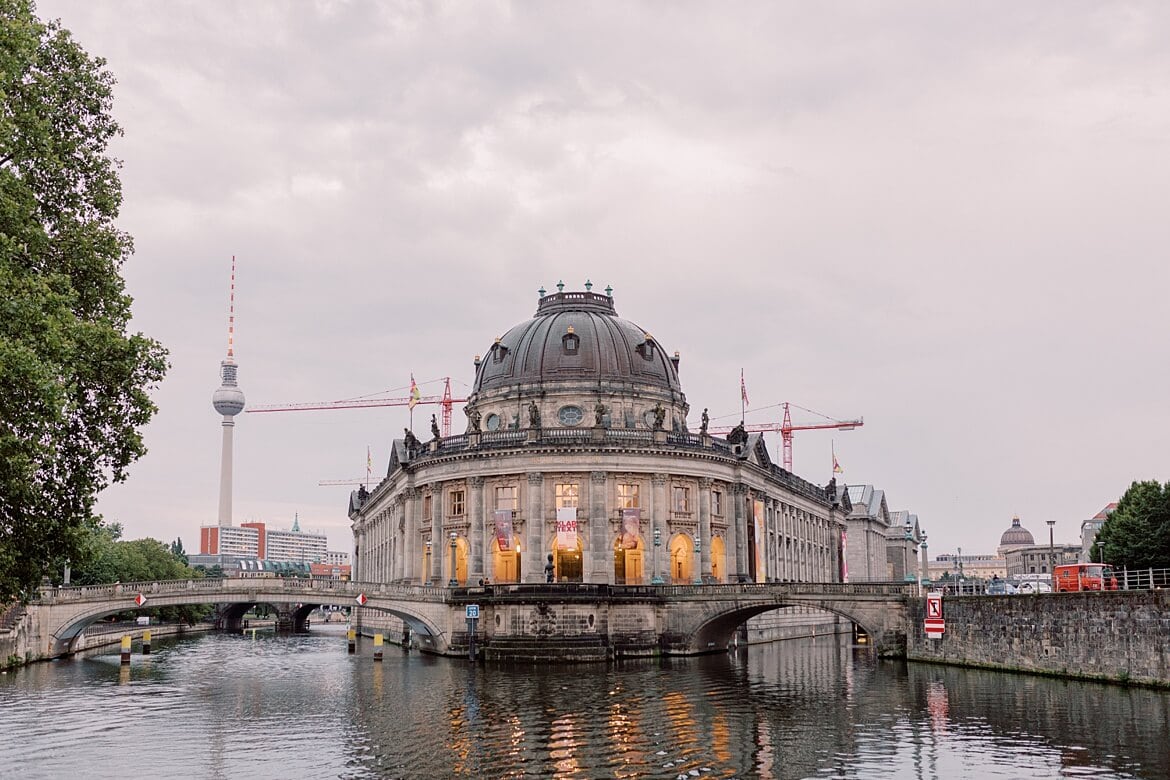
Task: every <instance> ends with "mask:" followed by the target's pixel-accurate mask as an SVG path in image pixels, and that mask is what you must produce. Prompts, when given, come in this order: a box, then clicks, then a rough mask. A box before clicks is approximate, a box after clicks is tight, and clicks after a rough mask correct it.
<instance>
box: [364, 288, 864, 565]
mask: <svg viewBox="0 0 1170 780" xmlns="http://www.w3.org/2000/svg"><path fill="white" fill-rule="evenodd" d="M678 365H679V357H678V353H674V354H673V355H672V356H671V355H669V353H667V352H665V351H664V349H663V348H662V346H661V345H660V344H659V343H658V342H657V340H655V339H654V337H653V336H651V335H650V334H649V333H648V332H646V331H644V330H643V329H642V328H640V327H638V326H636V325H634V324H633V323H630V322H629V321H626V320H622V319H620V318H618V317H617V313H616V310H615V309H614V306H613V299H612V298H610V297H608V296H604V295H598V294H594V293H590V292H585V293H556V294H553V295H549V296H545V297H543V298H542V299H541V301H540V304H539V307H538V310H537V313H536V316H535V317H534V318H533V319H531V320H528V321H526V322H523V323H521V324H520V325H517V326H516V327H514V328H512V329H511V330H509V331H508V332H507V333H506V334H505V335H504V336H503V337H501V338H499V339H497V340H496V341H495V342H494V343H493V344H492V346H491V348H490V349H489V350H488V352H487V354H486V355H485V357H483V358H482V359H481V358H477V359H476V362H475V366H476V383H475V386H474V388H473V391H472V393H471V394H470V396H469V398H468V403H467V408H466V409H465V413H466V415H467V419H468V427H467V431H466V432H465V433H464V434H462V435H457V436H449V437H446V438H442V437H440V436H438V435H437V434H436V435H435V436H434V437H433V438H432V439H431V440H430V441H428V442H425V443H424V442H422V441H420V440H419V439H418V438H417V437H415V436H414V434H413V433H411V432H407V434H406V435H405V436H404V437H403V438H402V439H398V440H396V441H395V442H394V443H393V447H392V454H391V458H390V463H389V466H388V469H387V476H386V478H385V479H384V480H382V482H381V483H380V484H378V485H377V486H376V487H375V488H374V489H373V490H372V491H370V492H369V493H366V491H365V490H364V489H363V490H360V491H358V492H355V493H354V494H353V495H352V496H351V499H350V505H349V510H350V518H351V520H352V521H353V533H354V550H355V551H354V579H355V580H357V581H363V582H387V583H430V584H436V585H449V584H452V583H454V584H456V585H469V586H474V585H477V584H479V583H480V581H481V580H484V581H487V582H490V583H493V584H502V583H542V582H545V581H546V580H547V579H548V578H550V577H551V579H552V580H553V581H555V582H567V583H572V582H586V583H610V584H659V583H662V584H671V583H674V584H693V583H699V582H702V583H709V582H716V583H717V582H743V581H755V582H768V581H783V580H788V581H817V582H835V581H839V580H840V572H841V542H842V539H841V531H842V529H843V528H844V523H845V514H846V512H847V511H848V507H847V500H848V499H847V497H846V498H844V501H845V502H846V506H842V503H841V502H842V500H843V499H842V496H841V494H839V493H838V491H837V490H836V489H835V488H826V487H822V486H818V485H814V484H811V483H809V482H806V481H804V480H802V479H799V478H798V477H795V476H794V475H792V474H790V473H788V472H787V471H784V470H783V469H781V468H780V467H779V466H778V465H776V464H774V463H772V462H771V459H770V458H769V456H768V452H767V449H766V447H765V446H764V443H763V439H762V437H761V436H760V435H758V434H754V435H748V434H745V433H743V432H742V430H741V431H740V433H739V435H738V436H737V435H735V434H734V433H733V434H730V435H729V436H728V437H727V438H726V439H722V438H716V437H713V436H710V435H708V434H707V432H706V427H705V424H704V426H703V428H702V429H701V430H700V431H699V432H697V433H693V432H691V431H690V430H689V429H688V424H687V420H686V416H687V413H688V410H689V408H690V407H689V405H688V403H687V400H686V397H685V396H684V395H683V392H682V389H681V384H680V383H679V380H678ZM881 557H882V559H883V561H884V558H885V551H884V548H883V550H882V553H881ZM550 558H551V561H550ZM550 563H551V570H550V569H546V565H547V564H550Z"/></svg>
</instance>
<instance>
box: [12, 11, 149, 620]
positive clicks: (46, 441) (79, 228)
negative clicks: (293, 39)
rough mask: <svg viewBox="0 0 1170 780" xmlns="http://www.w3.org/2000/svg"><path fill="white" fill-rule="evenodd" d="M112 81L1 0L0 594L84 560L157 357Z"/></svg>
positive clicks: (138, 446) (145, 407)
mask: <svg viewBox="0 0 1170 780" xmlns="http://www.w3.org/2000/svg"><path fill="white" fill-rule="evenodd" d="M113 85H114V78H113V76H112V75H111V74H110V72H109V71H108V70H106V69H105V61H104V60H102V59H100V58H91V57H90V56H89V55H88V54H86V52H85V51H84V50H83V49H82V48H81V47H80V46H78V45H77V44H76V43H75V42H74V41H73V40H72V38H71V36H70V34H69V32H68V31H67V30H65V29H63V28H62V27H61V26H60V23H59V22H56V21H53V22H47V23H45V22H41V21H40V20H39V19H37V18H36V16H35V8H34V6H33V4H32V2H31V0H0V385H2V386H3V392H0V603H3V602H5V601H8V600H10V599H12V598H21V597H24V598H27V596H28V595H29V594H30V593H31V592H32V590H33V589H34V588H35V587H36V585H37V584H38V582H39V581H40V579H41V577H42V576H43V575H44V574H45V573H46V572H47V571H48V570H49V567H50V566H51V564H52V562H53V561H54V560H61V559H68V560H82V558H83V557H84V552H85V551H84V549H83V545H85V544H86V543H87V542H88V540H89V536H88V534H89V532H91V531H92V530H93V529H95V528H96V527H97V524H98V520H99V518H98V517H97V516H96V515H95V513H94V503H95V501H96V498H97V495H98V493H99V492H100V491H101V490H102V489H103V488H105V487H106V486H108V485H109V484H110V483H111V482H120V481H122V480H124V479H125V477H126V469H127V467H128V466H129V464H130V463H132V462H133V461H135V460H136V459H138V458H139V457H141V456H142V454H143V453H144V452H145V448H144V447H143V443H142V437H141V434H140V429H141V428H142V426H144V425H145V424H146V423H147V422H148V421H149V420H150V418H151V417H152V416H153V415H154V413H155V411H156V408H155V406H154V404H153V403H152V402H151V400H150V398H149V395H148V392H149V391H150V390H151V389H153V387H154V386H156V385H157V383H158V382H159V381H161V380H162V377H163V375H164V373H165V371H166V368H167V362H166V351H165V350H164V349H163V348H162V347H161V346H160V345H159V344H158V343H157V342H155V341H153V340H151V339H149V338H146V337H145V336H143V335H142V334H140V333H139V334H128V333H127V323H128V322H129V319H130V304H131V299H130V296H128V295H127V294H126V292H125V287H124V282H123V280H122V277H121V274H120V271H121V267H122V264H123V263H124V262H125V260H126V259H127V258H128V257H129V256H130V254H131V252H132V242H131V239H130V237H129V236H128V235H127V234H125V233H124V232H122V231H120V230H118V229H117V227H115V225H114V220H115V219H116V217H117V216H118V211H119V208H120V207H121V202H122V189H121V182H120V181H119V179H118V175H117V168H118V162H117V161H116V160H114V159H113V158H112V157H110V156H109V155H108V154H107V145H108V144H109V141H110V140H111V139H112V138H113V137H115V136H117V135H119V134H120V133H121V129H120V128H119V127H118V125H117V123H116V122H115V121H114V120H113V118H112V117H111V114H110V108H111V104H112V94H113V92H112V90H113Z"/></svg>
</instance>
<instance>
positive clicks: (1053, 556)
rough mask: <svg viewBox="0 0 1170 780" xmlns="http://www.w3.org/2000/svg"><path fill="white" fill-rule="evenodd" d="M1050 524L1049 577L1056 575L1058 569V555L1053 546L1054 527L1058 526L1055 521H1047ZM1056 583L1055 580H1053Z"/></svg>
mask: <svg viewBox="0 0 1170 780" xmlns="http://www.w3.org/2000/svg"><path fill="white" fill-rule="evenodd" d="M1047 523H1048V577H1052V575H1053V574H1055V568H1057V553H1055V546H1054V545H1053V544H1052V526H1054V525H1055V524H1057V522H1055V520H1047ZM1053 581H1055V580H1053Z"/></svg>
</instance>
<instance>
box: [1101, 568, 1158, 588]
mask: <svg viewBox="0 0 1170 780" xmlns="http://www.w3.org/2000/svg"><path fill="white" fill-rule="evenodd" d="M1113 576H1115V577H1117V587H1118V588H1120V589H1121V590H1160V589H1162V588H1170V569H1114V570H1113Z"/></svg>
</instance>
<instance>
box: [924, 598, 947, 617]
mask: <svg viewBox="0 0 1170 780" xmlns="http://www.w3.org/2000/svg"><path fill="white" fill-rule="evenodd" d="M942 616H943V607H942V594H941V593H928V594H926V617H927V618H928V619H929V618H934V619H937V620H942Z"/></svg>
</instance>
